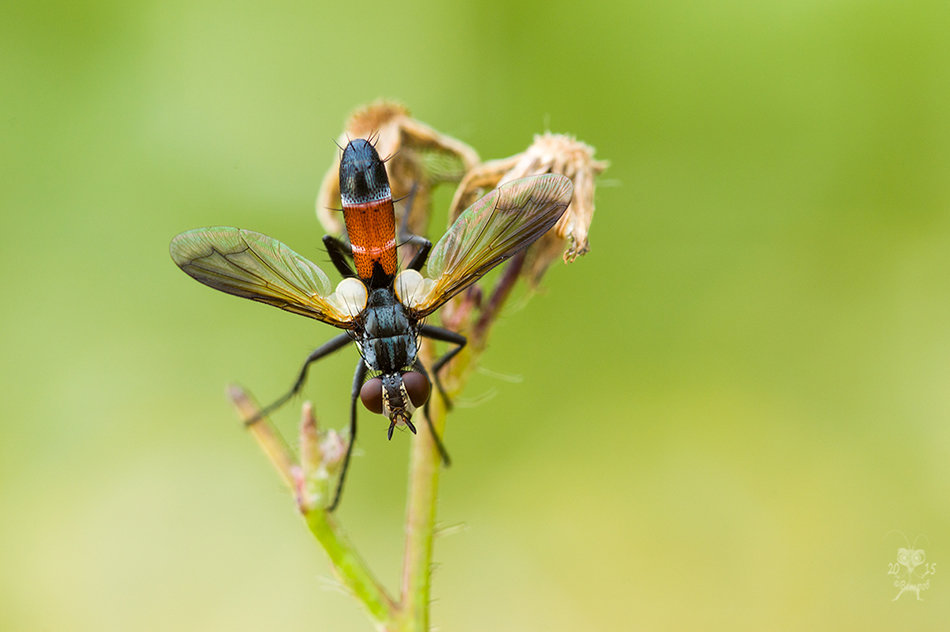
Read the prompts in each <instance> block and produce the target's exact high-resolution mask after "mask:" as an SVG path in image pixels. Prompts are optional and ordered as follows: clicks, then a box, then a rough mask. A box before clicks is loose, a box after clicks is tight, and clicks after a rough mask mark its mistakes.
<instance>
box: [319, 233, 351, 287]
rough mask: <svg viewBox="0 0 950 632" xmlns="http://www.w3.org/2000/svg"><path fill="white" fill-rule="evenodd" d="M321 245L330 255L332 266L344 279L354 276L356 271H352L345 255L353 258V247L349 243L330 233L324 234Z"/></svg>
mask: <svg viewBox="0 0 950 632" xmlns="http://www.w3.org/2000/svg"><path fill="white" fill-rule="evenodd" d="M323 246H324V247H325V248H326V249H327V254H328V255H330V261H331V262H332V263H333V266H334V267H335V268H336V269H337V272H339V273H340V275H341V276H342V277H343V278H344V279H347V278H349V277H355V276H356V272H354V271H353V267H352V266H350V263H349V261H347V257H349V258H350V259H352V258H353V248H352V247H351V246H350V245H349V244H347V243H344V242H343V241H341V240H339V239H337V238H336V237H333V236H332V235H324V236H323Z"/></svg>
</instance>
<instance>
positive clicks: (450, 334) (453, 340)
mask: <svg viewBox="0 0 950 632" xmlns="http://www.w3.org/2000/svg"><path fill="white" fill-rule="evenodd" d="M419 333H420V334H421V335H423V336H425V337H426V338H431V339H432V340H440V341H442V342H448V343H450V344H454V345H458V346H457V347H455V348H454V349H452V350H450V351H448V352H446V354H445V355H443V356H442V357H441V358H439V359H438V360H436V362H435V364H433V365H432V377H433V378H435V386H436V388H438V389H439V394H440V395H442V399H444V400H445V407H446V408H448V409H449V410H452V400H450V399H449V397H448V395H446V394H445V388H443V387H442V380H441V379H439V371H441V370H442V367H444V366H445V364H446V363H447V362H448V361H449V360H451V359H452V358H454V357H455V356H456V354H458V352H459V351H461V350H462V348H463V347H464V346H465V345H466V343H468V338H466V337H465V336H463V335H462V334H457V333H455V332H454V331H451V330H449V329H443V328H441V327H433V326H432V325H421V326H420V327H419Z"/></svg>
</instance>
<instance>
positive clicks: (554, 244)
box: [449, 132, 607, 285]
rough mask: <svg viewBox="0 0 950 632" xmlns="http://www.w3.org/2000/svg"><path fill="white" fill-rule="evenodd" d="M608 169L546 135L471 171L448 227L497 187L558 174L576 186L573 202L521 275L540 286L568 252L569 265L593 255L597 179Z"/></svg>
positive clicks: (589, 153) (581, 147)
mask: <svg viewBox="0 0 950 632" xmlns="http://www.w3.org/2000/svg"><path fill="white" fill-rule="evenodd" d="M606 168H607V162H605V161H599V160H594V148H593V147H591V146H589V145H586V144H584V143H582V142H580V141H578V140H577V139H575V138H574V137H573V136H565V135H563V134H552V133H550V132H546V133H544V134H539V135H537V136H535V137H534V143H532V145H531V146H530V147H528V149H526V150H525V151H524V152H522V153H520V154H517V155H514V156H511V157H509V158H502V159H500V160H492V161H489V162H485V163H483V164H481V165H479V166H477V167H475V168H474V169H472V170H471V171H469V172H468V173H467V174H466V176H465V178H464V179H463V180H462V182H461V183H460V184H459V186H458V189H457V190H456V192H455V197H454V199H453V200H452V206H451V209H450V219H449V221H450V222H452V221H455V218H457V217H458V216H459V215H460V214H461V213H462V211H464V210H465V209H466V208H468V207H469V206H470V205H471V204H472V203H473V202H474V201H475V200H477V199H478V198H479V197H481V196H482V195H484V194H485V193H486V192H487V191H489V190H491V189H494V188H495V187H497V186H499V185H501V184H505V183H506V182H510V181H512V180H515V179H517V178H523V177H525V176H532V175H539V174H542V173H559V174H562V175H565V176H567V177H568V178H570V179H571V180H572V181H573V182H574V199H573V200H572V201H571V205H570V206H569V207H568V208H567V211H566V212H565V213H564V215H563V216H562V217H561V219H560V220H559V221H558V223H557V224H556V225H555V226H554V229H553V230H552V231H550V232H549V233H548V234H547V235H545V236H544V237H542V238H541V239H539V240H538V241H537V242H535V243H534V244H533V245H532V246H531V247H530V248H529V249H528V251H527V254H526V259H525V267H524V271H523V274H525V275H526V277H527V278H528V280H529V281H530V282H531V283H532V284H534V285H536V284H537V283H538V282H539V281H540V280H541V277H542V276H543V275H544V271H545V270H547V268H548V266H549V265H550V264H551V262H552V261H553V260H554V259H555V258H556V257H557V256H558V255H559V254H560V253H561V251H562V249H564V242H565V241H567V242H568V245H567V249H566V250H564V255H563V256H564V261H565V262H566V263H570V262H571V261H573V260H574V259H575V258H576V257H577V256H578V255H583V254H585V253H587V252H588V251H589V250H590V245H589V243H588V239H587V234H588V230H589V228H590V223H591V220H592V219H593V216H594V178H595V177H596V176H597V175H599V174H600V173H601V172H603V170H604V169H606Z"/></svg>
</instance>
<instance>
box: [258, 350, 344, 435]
mask: <svg viewBox="0 0 950 632" xmlns="http://www.w3.org/2000/svg"><path fill="white" fill-rule="evenodd" d="M352 340H353V339H352V338H350V336H349V334H340V335H339V336H336V337H334V338H330V340H328V341H327V342H325V343H324V344H322V345H320V346H319V347H317V348H316V349H314V350H313V351H312V352H311V353H310V355H308V356H307V359H306V360H304V363H303V366H302V367H300V374H299V375H298V376H297V381H296V382H294V385H293V386H292V387H291V389H290V390H289V391H287V392H286V393H284V394H283V395H282V396H281V397H280V399H278V400H277V401H276V402H274V403H272V404H269V405H267V406H265V407H264V408H262V409H261V410H259V411H258V412H257V414H256V415H254V416H253V417H251V418H250V419H249V420H248V421H247V422H246V424H245V425H248V426H249V425H251V424H253V423H255V422H256V421H258V420H259V419H261V418H262V417H265V416H266V415H269V414H271V413H272V412H274V411H275V410H277V409H278V408H280V407H281V406H283V405H284V404H285V403H287V400H289V399H290V398H291V397H293V396H294V395H296V394H297V393H298V392H300V389H301V387H302V386H303V383H304V381H305V380H306V379H307V371H308V370H309V369H310V365H311V364H313V363H314V362H316V361H317V360H319V359H320V358H323V357H325V356H328V355H330V354H331V353H333V352H334V351H339V350H340V349H342V348H343V347H345V346H346V345H347V344H348V343H349V342H351V341H352Z"/></svg>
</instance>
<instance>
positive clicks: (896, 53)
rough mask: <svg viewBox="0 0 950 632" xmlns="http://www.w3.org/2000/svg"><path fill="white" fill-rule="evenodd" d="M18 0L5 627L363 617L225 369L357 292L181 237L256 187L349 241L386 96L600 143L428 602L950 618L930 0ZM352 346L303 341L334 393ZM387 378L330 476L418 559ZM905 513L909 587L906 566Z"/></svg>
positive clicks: (351, 507)
mask: <svg viewBox="0 0 950 632" xmlns="http://www.w3.org/2000/svg"><path fill="white" fill-rule="evenodd" d="M0 18H2V19H0V52H2V54H0V77H2V82H3V93H4V95H3V98H2V100H0V108H2V110H0V130H2V139H0V145H2V148H0V165H2V167H0V168H2V174H3V175H2V178H3V184H2V187H0V201H2V221H3V241H4V244H3V247H2V249H0V257H2V264H3V270H4V272H5V274H4V290H5V292H4V300H3V309H2V310H0V319H2V323H3V326H2V331H3V354H2V358H3V359H2V376H0V377H2V384H3V392H4V397H3V408H4V415H3V416H2V421H0V424H2V425H0V430H2V438H0V516H2V518H0V629H3V630H130V629H134V630H217V629H227V630H264V629H268V630H367V629H370V625H369V623H368V621H367V620H366V619H365V617H364V615H363V612H362V611H361V610H360V607H359V606H358V604H357V603H356V602H355V601H354V600H353V599H351V598H349V597H348V596H346V595H344V594H341V591H340V590H339V589H337V588H336V584H335V582H334V581H333V580H332V578H331V574H330V570H329V566H328V563H327V562H326V560H325V558H324V556H323V553H322V551H320V550H319V549H318V548H317V547H316V545H315V543H314V542H313V541H312V539H311V537H310V535H309V534H308V533H307V531H306V528H305V526H304V525H303V523H302V522H301V520H300V519H299V517H298V516H297V515H296V514H295V510H294V508H293V505H292V502H291V499H290V497H289V496H288V495H287V494H286V493H285V491H284V490H283V489H282V487H281V483H280V481H279V479H278V477H277V476H276V475H275V473H274V472H272V471H271V468H270V465H269V464H268V463H267V462H266V460H265V459H264V457H263V456H262V454H261V453H260V452H259V450H258V448H257V447H256V445H255V444H254V442H253V441H252V440H251V438H250V437H249V436H247V435H246V433H244V432H243V431H242V429H241V428H240V426H239V424H238V422H237V419H236V416H235V414H234V412H233V411H232V410H231V408H230V406H229V404H228V403H227V402H226V400H225V397H224V394H223V393H224V385H225V384H226V383H227V382H228V381H231V380H237V381H238V382H240V383H242V384H244V385H247V386H249V387H250V388H252V390H253V392H254V393H255V394H256V395H258V396H259V397H260V398H262V399H269V398H271V397H273V396H276V395H277V394H279V393H281V392H282V391H283V389H285V388H286V387H287V386H288V384H289V383H290V381H291V380H292V377H293V376H294V374H295V371H296V370H297V366H298V363H299V362H300V360H301V359H302V358H303V357H304V355H305V354H306V353H307V352H308V351H309V350H310V349H312V348H313V347H315V346H316V345H318V344H319V343H321V342H322V341H324V340H326V339H328V338H329V337H330V336H331V335H332V334H333V331H332V329H331V328H329V327H327V326H323V325H320V324H315V323H313V322H310V321H307V320H306V319H303V318H296V317H292V316H290V315H288V314H286V313H282V312H280V311H278V310H275V309H271V308H267V307H264V306H260V305H256V304H254V303H251V302H249V301H241V300H238V299H234V298H232V297H227V296H224V295H222V294H220V293H216V292H213V291H212V290H210V289H208V288H205V287H202V286H200V285H199V284H197V283H195V282H194V281H192V280H190V279H188V278H187V277H186V276H185V275H184V274H182V273H181V272H180V271H179V270H178V269H177V268H175V266H174V265H173V264H172V263H171V261H170V260H169V257H168V254H167V244H168V241H169V239H170V238H171V237H172V236H173V235H174V234H176V233H177V232H180V231H182V230H185V229H188V228H193V227H198V226H206V225H213V224H230V225H237V226H242V227H246V228H252V229H255V230H258V231H261V232H264V233H267V234H269V235H272V236H274V237H277V238H278V239H281V240H283V241H285V242H287V243H288V244H290V245H291V246H292V247H294V248H295V249H296V250H298V251H300V252H301V253H304V254H307V255H310V256H312V257H314V258H315V259H316V260H317V261H325V260H326V257H325V254H324V253H322V252H321V248H320V243H319V239H320V237H321V234H322V230H321V229H320V227H319V226H318V224H317V222H316V220H315V219H314V215H313V200H314V197H315V195H316V192H317V186H318V183H319V179H320V177H321V176H322V174H323V172H324V170H325V169H326V168H327V166H328V165H329V164H330V160H331V158H332V157H333V154H334V152H335V151H337V150H336V148H335V147H334V146H333V143H332V142H331V139H332V138H334V137H335V136H336V135H337V134H338V133H339V131H340V130H341V129H342V123H343V120H344V118H345V117H346V115H347V114H348V113H349V111H350V110H351V109H353V108H354V107H356V106H358V105H360V104H363V103H366V102H369V101H372V100H374V99H376V98H378V97H381V96H384V97H392V98H397V99H400V100H401V101H403V102H404V103H406V104H407V105H408V106H409V107H410V108H411V109H412V111H413V113H414V114H415V115H416V116H417V117H418V118H419V119H421V120H423V121H425V122H427V123H429V124H431V125H433V126H434V127H436V128H437V129H439V130H441V131H443V132H445V133H448V134H451V135H453V136H456V137H458V138H460V139H461V140H464V141H465V142H467V143H469V144H471V145H473V146H474V147H475V148H476V149H477V150H478V151H479V152H480V154H481V156H482V157H483V158H498V157H502V156H507V155H510V154H513V153H516V152H518V151H521V150H522V149H523V148H524V147H526V146H527V145H528V144H529V143H530V141H531V137H532V134H534V133H536V132H540V131H543V130H544V129H545V128H546V127H550V128H551V129H552V130H553V131H556V132H567V133H573V134H576V135H577V136H578V137H579V138H581V139H582V140H584V141H586V142H588V143H590V144H592V145H594V146H595V147H596V148H597V156H598V157H599V158H603V159H609V160H610V161H611V165H612V166H611V168H610V169H609V170H608V171H607V173H606V174H605V175H604V178H603V180H602V186H601V187H600V188H599V190H598V195H597V209H598V210H597V215H596V218H595V222H594V225H593V228H592V247H593V250H592V252H591V253H590V254H589V255H588V256H587V257H585V258H583V259H580V260H578V261H577V262H576V263H575V264H574V265H571V266H562V265H557V266H555V267H554V268H553V269H552V271H551V272H550V273H549V275H548V277H547V279H546V282H545V292H544V293H543V294H542V295H540V296H538V297H536V298H535V299H534V300H533V301H531V302H530V304H528V305H527V306H526V307H525V308H524V309H522V310H516V309H509V310H508V312H507V313H506V314H505V317H504V319H503V321H502V322H501V324H500V326H499V327H498V328H497V329H496V331H495V332H494V334H493V338H492V344H491V348H490V349H489V351H488V353H487V354H486V355H485V357H484V363H483V364H484V366H485V367H486V368H488V369H491V370H492V371H496V372H499V373H502V374H505V375H509V376H512V375H513V376H520V377H521V378H522V382H521V383H518V384H513V383H509V382H508V381H505V380H503V379H499V378H497V377H493V376H491V375H488V374H480V375H478V376H476V378H475V379H474V380H473V381H472V383H470V385H469V387H468V389H467V391H466V393H465V399H464V401H463V402H462V403H463V404H467V407H462V408H460V409H459V410H458V411H457V412H456V413H455V414H453V415H452V417H451V419H450V426H449V429H448V434H447V437H446V440H447V443H448V446H449V448H450V450H451V451H452V454H453V456H454V458H455V466H453V467H452V468H451V469H450V470H448V471H447V472H446V473H445V476H444V477H443V484H442V490H441V504H440V512H439V516H440V521H441V523H442V524H443V525H445V526H453V525H454V526H462V527H464V528H461V529H451V532H452V533H451V535H448V534H447V535H446V536H445V537H442V538H440V539H439V540H438V541H437V543H436V550H435V559H436V561H437V568H436V569H435V579H434V590H433V593H434V596H435V598H436V601H435V603H434V606H433V622H434V623H435V624H436V625H437V626H438V628H439V629H442V630H453V631H455V630H458V631H462V630H627V629H630V630H682V629H702V630H765V629H769V630H778V629H783V630H802V629H809V630H818V629H827V630H840V629H861V630H888V631H890V630H897V629H913V630H915V631H920V630H938V629H946V626H947V622H948V621H950V572H947V569H948V568H950V458H948V454H950V423H948V422H950V388H948V387H950V327H948V324H950V292H948V290H950V285H948V281H950V214H948V211H950V188H948V169H950V44H948V39H947V33H948V32H950V9H948V6H947V4H946V3H945V2H937V1H934V2H917V3H897V2H874V1H862V2H846V1H831V2H777V3H760V2H748V1H747V2H741V1H736V2H699V3H685V2H680V3H677V2H673V3H651V2H613V3H603V4H593V3H591V4H589V5H587V6H582V4H581V3H576V2H532V3H523V4H517V5H514V4H513V3H509V2H500V1H495V2H483V3H477V4H476V3H472V4H463V3H420V2H400V3H381V2H364V3H334V4H333V5H329V4H328V5H326V6H318V5H317V4H316V3H306V2H296V3H295V2H278V3H274V4H272V5H267V6H266V8H265V6H264V5H263V4H257V3H245V2H241V3H224V2H208V1H204V0H198V1H191V2H181V1H175V0H173V1H171V2H131V3H130V2H94V3H80V4H77V3H67V2H56V1H52V2H42V1H41V2H34V3H17V4H16V5H13V4H10V5H6V6H5V8H3V9H2V14H0ZM434 232H435V233H438V232H439V229H438V227H435V228H434ZM354 358H355V351H353V350H348V351H346V352H344V353H341V354H339V356H338V357H334V358H333V359H332V360H329V361H326V362H324V363H321V364H320V365H318V366H317V367H316V368H315V370H314V371H313V372H312V373H311V379H310V381H309V384H308V386H307V388H306V390H305V394H304V396H305V397H307V398H312V399H314V400H315V401H316V404H317V408H318V412H319V414H320V416H321V419H322V421H323V423H325V424H327V425H330V426H337V427H341V426H343V425H344V420H345V414H346V412H345V411H346V407H347V393H348V384H349V381H350V378H351V375H352V373H351V371H352V364H353V362H354ZM298 410H299V406H297V405H294V406H292V407H288V408H287V409H285V410H284V411H283V413H282V414H281V415H279V416H278V417H277V421H278V423H280V425H281V427H282V428H283V429H285V430H286V432H287V433H288V434H289V433H291V432H292V431H293V428H294V426H295V424H296V422H297V414H298V413H297V411H298ZM361 419H362V426H361V428H362V432H361V436H360V441H359V446H358V447H359V456H358V458H356V459H355V461H354V466H353V468H352V475H351V478H350V479H349V481H348V487H347V493H346V495H345V498H344V502H343V506H342V509H341V510H340V516H341V519H342V520H343V521H344V523H345V525H346V526H347V528H348V529H349V531H350V533H351V535H352V537H353V538H354V540H355V541H356V542H357V544H358V546H359V547H360V549H361V550H362V552H363V553H364V555H365V557H366V558H367V559H368V561H369V562H370V564H371V565H372V566H373V567H374V568H375V569H376V570H377V571H378V573H379V575H380V576H381V577H382V579H383V580H384V581H385V582H386V583H387V584H388V585H389V586H390V587H395V586H396V584H397V581H398V572H399V571H398V569H399V558H400V555H401V550H402V543H403V542H402V533H401V528H402V517H403V503H404V493H405V489H404V485H405V474H406V462H407V448H408V445H409V442H410V441H411V440H412V438H411V436H410V435H408V434H406V433H399V434H398V435H397V436H396V437H395V438H394V440H393V441H392V442H391V443H388V442H387V441H386V439H385V432H384V423H383V422H382V421H381V420H380V419H379V418H374V417H370V416H369V415H365V414H364V415H363V416H362V417H361ZM905 536H906V538H907V540H909V541H910V542H913V541H914V540H915V538H917V547H919V548H923V549H925V551H926V555H927V560H928V562H936V563H937V573H936V575H935V576H933V578H932V584H931V589H930V590H928V591H926V592H924V593H922V597H923V598H924V601H922V602H917V601H915V600H914V598H913V596H912V595H904V596H903V597H902V598H901V599H900V600H898V601H897V602H896V603H894V602H892V601H891V600H892V598H893V597H894V596H895V594H896V593H897V590H896V589H895V588H894V587H893V586H892V581H893V578H892V577H889V576H888V575H887V570H888V564H889V563H894V562H896V553H897V548H898V547H907V546H908V544H907V542H906V541H905Z"/></svg>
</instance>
